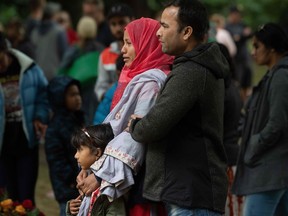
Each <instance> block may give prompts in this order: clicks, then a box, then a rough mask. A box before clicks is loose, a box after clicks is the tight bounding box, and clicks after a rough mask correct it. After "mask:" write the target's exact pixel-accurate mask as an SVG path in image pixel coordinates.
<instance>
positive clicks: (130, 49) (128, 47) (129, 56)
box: [121, 31, 136, 68]
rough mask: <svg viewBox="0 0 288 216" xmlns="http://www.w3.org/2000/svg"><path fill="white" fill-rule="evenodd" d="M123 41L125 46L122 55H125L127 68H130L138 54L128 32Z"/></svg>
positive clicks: (125, 32) (125, 33)
mask: <svg viewBox="0 0 288 216" xmlns="http://www.w3.org/2000/svg"><path fill="white" fill-rule="evenodd" d="M123 40H124V45H123V47H122V49H121V53H122V54H123V59H124V62H125V66H126V67H128V68H129V67H130V66H131V64H132V62H133V61H134V59H135V57H136V52H135V49H134V46H133V44H132V42H131V39H130V37H129V34H128V32H127V31H124V38H123Z"/></svg>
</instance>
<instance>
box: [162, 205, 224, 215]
mask: <svg viewBox="0 0 288 216" xmlns="http://www.w3.org/2000/svg"><path fill="white" fill-rule="evenodd" d="M166 210H167V213H168V216H221V214H220V213H218V212H213V211H209V210H207V209H186V208H181V207H179V206H177V205H173V204H166Z"/></svg>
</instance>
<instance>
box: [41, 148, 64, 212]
mask: <svg viewBox="0 0 288 216" xmlns="http://www.w3.org/2000/svg"><path fill="white" fill-rule="evenodd" d="M39 163H40V165H39V175H38V181H37V186H36V205H37V207H38V208H39V209H40V210H41V211H42V212H43V213H44V214H45V215H46V216H58V215H59V207H58V203H57V201H56V200H55V198H54V197H53V194H52V186H51V183H50V179H49V174H48V165H47V162H46V157H45V153H44V146H43V145H41V146H40V162H39Z"/></svg>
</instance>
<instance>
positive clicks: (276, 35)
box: [254, 23, 288, 54]
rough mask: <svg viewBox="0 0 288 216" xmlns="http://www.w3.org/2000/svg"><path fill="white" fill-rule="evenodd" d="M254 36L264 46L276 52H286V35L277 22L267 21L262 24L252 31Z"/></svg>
mask: <svg viewBox="0 0 288 216" xmlns="http://www.w3.org/2000/svg"><path fill="white" fill-rule="evenodd" d="M254 36H255V37H256V38H257V40H259V41H260V42H262V43H263V44H264V45H265V47H267V48H270V49H274V50H275V51H276V52H277V53H281V54H282V53H286V52H288V36H287V34H286V32H285V31H284V29H282V27H281V26H280V25H278V24H275V23H267V24H265V25H263V26H261V27H260V28H259V29H258V30H257V31H256V32H255V33H254Z"/></svg>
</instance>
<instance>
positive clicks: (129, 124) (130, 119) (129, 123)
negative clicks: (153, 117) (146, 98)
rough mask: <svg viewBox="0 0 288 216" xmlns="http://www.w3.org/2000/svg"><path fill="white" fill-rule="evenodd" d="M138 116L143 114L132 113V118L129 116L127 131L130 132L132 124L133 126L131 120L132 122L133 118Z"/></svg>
mask: <svg viewBox="0 0 288 216" xmlns="http://www.w3.org/2000/svg"><path fill="white" fill-rule="evenodd" d="M136 118H142V116H139V115H135V114H133V115H131V116H130V118H129V121H128V125H127V127H126V129H125V131H127V132H129V130H130V126H131V122H132V120H134V119H136Z"/></svg>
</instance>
